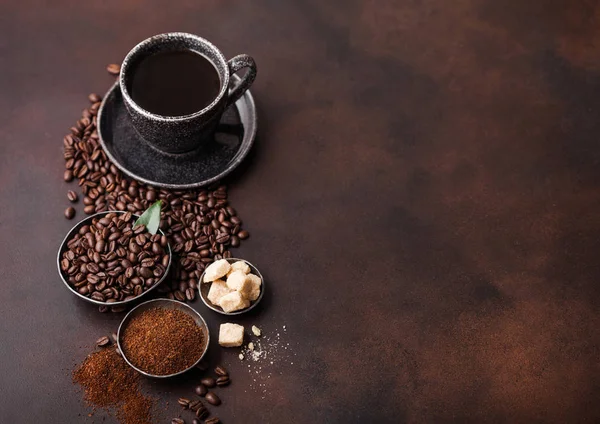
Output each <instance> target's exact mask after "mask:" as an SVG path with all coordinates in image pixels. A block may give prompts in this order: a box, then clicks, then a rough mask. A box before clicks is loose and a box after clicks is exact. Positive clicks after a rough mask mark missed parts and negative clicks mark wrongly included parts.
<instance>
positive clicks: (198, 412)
mask: <svg viewBox="0 0 600 424" xmlns="http://www.w3.org/2000/svg"><path fill="white" fill-rule="evenodd" d="M209 415H210V412H209V411H208V409H206V407H205V406H202V407H201V408H198V409H197V410H196V417H198V418H200V419H203V418H206V417H208V416H209Z"/></svg>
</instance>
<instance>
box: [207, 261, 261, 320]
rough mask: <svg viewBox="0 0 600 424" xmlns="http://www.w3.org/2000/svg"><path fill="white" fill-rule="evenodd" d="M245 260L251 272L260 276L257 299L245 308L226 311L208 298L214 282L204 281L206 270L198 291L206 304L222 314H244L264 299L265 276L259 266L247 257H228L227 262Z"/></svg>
mask: <svg viewBox="0 0 600 424" xmlns="http://www.w3.org/2000/svg"><path fill="white" fill-rule="evenodd" d="M240 261H241V262H245V263H246V264H248V266H249V267H250V274H254V275H256V276H257V277H258V278H260V282H261V284H260V294H259V295H258V298H257V299H256V300H253V301H251V302H250V306H248V307H247V308H244V309H240V310H238V311H233V312H225V311H224V310H223V308H221V307H220V306H219V305H216V304H214V303H212V302H211V301H210V300H209V299H208V292H209V290H210V286H211V284H212V282H211V283H204V282H203V281H204V274H205V273H206V272H203V273H202V275H201V276H200V279H199V280H198V281H199V282H198V286H199V287H198V292H199V293H200V298H201V299H202V302H204V304H205V305H206V306H207V307H209V308H210V309H212V310H213V311H215V312H218V313H220V314H222V315H240V314H243V313H245V312H248V311H250V310H251V309H254V307H256V305H258V303H259V302H260V301H261V300H262V298H263V295H264V294H265V279H264V278H263V276H262V274H261V273H260V271H259V270H258V268H256V267H255V266H254V265H252V264H251V263H250V262H248V261H247V260H245V259H239V258H228V259H227V262H229V263H230V264H233V263H235V262H240Z"/></svg>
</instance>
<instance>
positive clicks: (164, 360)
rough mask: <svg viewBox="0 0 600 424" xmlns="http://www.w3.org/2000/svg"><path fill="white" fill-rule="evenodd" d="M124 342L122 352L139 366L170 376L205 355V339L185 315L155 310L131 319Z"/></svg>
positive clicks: (145, 369)
mask: <svg viewBox="0 0 600 424" xmlns="http://www.w3.org/2000/svg"><path fill="white" fill-rule="evenodd" d="M122 341H123V342H122V345H121V347H122V348H123V353H124V354H125V356H126V357H127V359H129V361H130V362H131V363H132V364H134V365H135V366H136V367H138V368H139V369H141V370H143V371H145V372H148V373H150V374H154V375H169V374H174V373H177V372H179V371H183V370H185V369H186V368H188V367H190V366H192V365H194V363H195V362H196V361H197V360H198V359H199V358H200V356H202V353H203V352H204V346H205V343H206V337H205V335H204V333H203V331H202V329H201V328H200V327H199V326H198V324H196V322H195V321H194V320H193V318H192V317H191V316H189V315H188V314H186V313H185V312H182V311H179V310H176V309H166V308H153V309H148V310H146V311H144V312H142V313H140V314H139V315H138V316H136V317H134V318H133V319H132V320H131V322H130V323H129V325H128V326H127V327H126V328H125V330H124V331H123V337H122Z"/></svg>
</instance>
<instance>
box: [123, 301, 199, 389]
mask: <svg viewBox="0 0 600 424" xmlns="http://www.w3.org/2000/svg"><path fill="white" fill-rule="evenodd" d="M151 303H159V304H164V303H171V304H175V305H177V306H178V307H177V308H174V309H178V310H180V311H183V312H185V313H187V314H188V315H190V316H192V317H194V316H196V317H197V318H200V321H201V322H202V325H203V326H204V328H202V329H203V330H204V333H205V334H206V339H205V343H204V350H203V351H202V355H200V358H198V360H197V361H196V362H194V364H193V365H191V366H189V367H188V368H186V369H184V370H182V371H178V372H176V373H173V374H166V375H157V374H150V373H148V372H146V371H144V370H141V369H140V368H138V367H136V366H135V365H133V364H132V363H131V362H130V361H129V359H127V356H126V354H125V352H124V351H123V349H122V348H121V331H122V330H124V329H123V325H125V324H128V323H129V320H130V318H129V317H130V316H131V314H133V313H134V312H135V310H137V309H139V308H140V307H142V306H145V307H147V308H148V306H149V305H150V304H151ZM157 307H159V308H160V307H161V306H157ZM163 307H164V306H163ZM194 321H196V320H194ZM200 327H202V326H200ZM209 345H210V330H209V329H208V324H207V323H206V320H205V319H204V317H203V316H202V315H201V314H200V312H198V311H197V310H195V309H194V308H192V307H191V306H190V305H188V304H186V303H183V302H180V301H178V300H173V299H164V298H161V299H151V300H147V301H145V302H142V303H140V304H139V305H136V306H135V308H132V309H131V310H130V311H129V312H127V314H126V315H125V316H124V317H123V319H122V320H121V323H120V324H119V329H118V330H117V347H118V348H119V352H121V357H122V358H123V359H124V360H125V362H127V365H129V366H130V367H131V368H133V369H134V370H136V371H137V372H139V373H140V374H142V375H145V376H146V377H152V378H169V377H175V376H177V375H181V374H183V373H185V372H188V371H189V370H191V369H193V368H195V367H197V366H198V364H199V363H200V361H202V359H203V358H204V356H205V355H206V352H207V351H208V346H209Z"/></svg>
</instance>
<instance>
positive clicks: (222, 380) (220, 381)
mask: <svg viewBox="0 0 600 424" xmlns="http://www.w3.org/2000/svg"><path fill="white" fill-rule="evenodd" d="M229 383H231V380H230V379H229V376H228V375H223V376H221V377H219V378H217V386H219V387H222V386H227V385H228V384H229Z"/></svg>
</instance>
